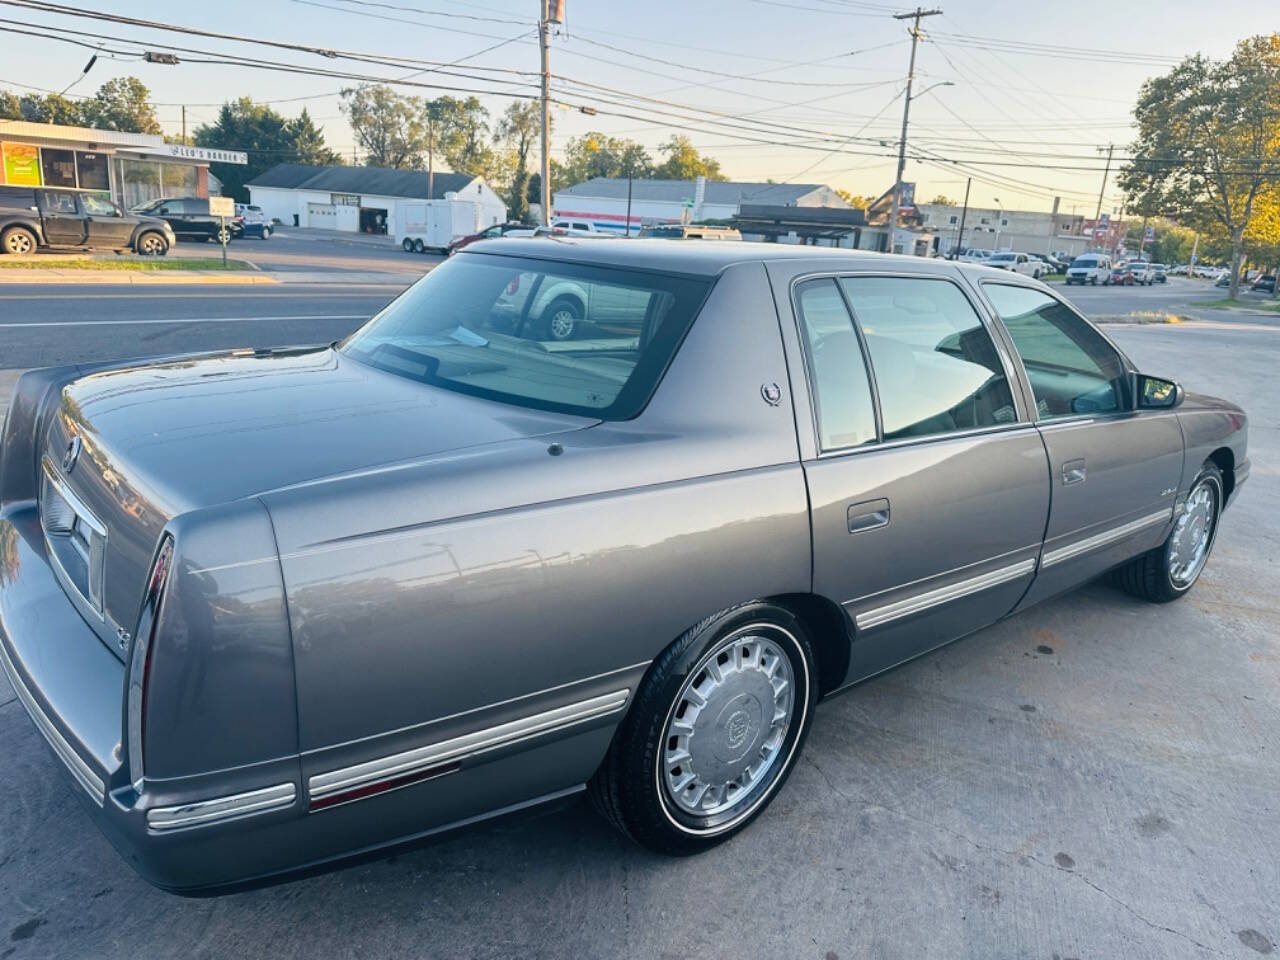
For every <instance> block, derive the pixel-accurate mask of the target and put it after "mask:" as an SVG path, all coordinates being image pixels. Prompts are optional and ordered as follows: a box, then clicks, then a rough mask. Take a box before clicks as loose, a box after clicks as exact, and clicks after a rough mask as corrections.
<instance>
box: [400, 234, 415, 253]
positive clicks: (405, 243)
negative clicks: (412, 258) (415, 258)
mask: <svg viewBox="0 0 1280 960" xmlns="http://www.w3.org/2000/svg"><path fill="white" fill-rule="evenodd" d="M400 249H401V250H403V251H404V252H405V253H413V240H412V239H411V238H409V237H405V238H404V239H403V240H402V241H400Z"/></svg>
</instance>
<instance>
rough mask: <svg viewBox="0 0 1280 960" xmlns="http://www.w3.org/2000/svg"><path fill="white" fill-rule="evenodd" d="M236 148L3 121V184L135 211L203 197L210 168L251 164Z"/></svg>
mask: <svg viewBox="0 0 1280 960" xmlns="http://www.w3.org/2000/svg"><path fill="white" fill-rule="evenodd" d="M248 162H249V158H248V155H247V154H245V153H243V152H242V151H239V150H222V149H219V148H216V147H189V146H184V145H183V144H180V143H165V142H164V137H162V136H160V135H159V134H156V133H120V132H119V131H116V130H96V129H94V128H92V127H66V126H60V125H58V124H52V123H31V122H29V121H26V120H6V119H0V185H6V184H7V185H9V186H22V187H65V188H68V189H72V190H83V191H85V192H86V193H96V194H100V195H102V196H105V197H110V198H111V199H112V200H114V201H115V202H116V203H118V204H120V206H122V207H126V208H128V207H133V206H137V205H139V204H142V203H145V202H146V201H148V200H153V199H155V198H156V197H207V196H209V195H210V194H211V193H212V194H215V195H216V194H217V193H218V190H219V188H220V187H221V184H219V183H218V178H217V177H215V176H213V175H212V174H210V173H209V164H210V163H237V164H243V163H248Z"/></svg>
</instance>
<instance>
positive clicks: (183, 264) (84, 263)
mask: <svg viewBox="0 0 1280 960" xmlns="http://www.w3.org/2000/svg"><path fill="white" fill-rule="evenodd" d="M0 269H3V270H126V271H132V272H135V273H149V272H154V271H160V270H222V269H224V268H223V266H222V258H221V257H174V258H172V259H170V258H168V257H117V258H115V259H111V260H108V259H103V260H95V259H94V258H92V257H74V258H70V259H66V258H60V257H43V256H37V257H23V258H15V257H0ZM225 269H227V270H251V269H253V268H252V267H250V266H249V264H247V263H246V262H245V261H243V260H227V266H226V268H225Z"/></svg>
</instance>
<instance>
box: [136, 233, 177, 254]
mask: <svg viewBox="0 0 1280 960" xmlns="http://www.w3.org/2000/svg"><path fill="white" fill-rule="evenodd" d="M133 248H134V250H135V251H136V252H137V254H138V256H140V257H163V256H164V255H165V254H166V253H168V252H169V241H168V240H166V239H165V238H164V234H162V233H157V232H156V231H155V230H148V231H147V232H146V233H143V234H140V235H139V236H138V239H137V240H135V241H134V244H133Z"/></svg>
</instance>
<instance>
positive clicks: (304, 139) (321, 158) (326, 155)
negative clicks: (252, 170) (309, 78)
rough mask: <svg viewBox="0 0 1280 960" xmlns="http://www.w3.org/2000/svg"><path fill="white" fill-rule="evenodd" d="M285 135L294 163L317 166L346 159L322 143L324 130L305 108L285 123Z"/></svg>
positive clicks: (332, 164)
mask: <svg viewBox="0 0 1280 960" xmlns="http://www.w3.org/2000/svg"><path fill="white" fill-rule="evenodd" d="M285 137H286V138H287V139H288V140H289V141H290V145H291V146H292V148H293V161H294V162H295V163H312V164H316V165H317V166H322V167H324V166H339V165H341V164H343V163H345V162H346V161H345V160H344V159H343V157H342V155H341V154H339V153H338V152H337V151H335V150H331V149H329V148H328V147H327V146H325V143H324V132H323V131H322V130H321V129H320V128H319V127H317V126H316V125H315V122H314V121H312V119H311V114H309V113H307V108H306V107H303V108H302V112H301V113H300V114H298V115H297V116H296V117H294V118H293V119H292V120H289V121H287V122H286V123H285Z"/></svg>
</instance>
